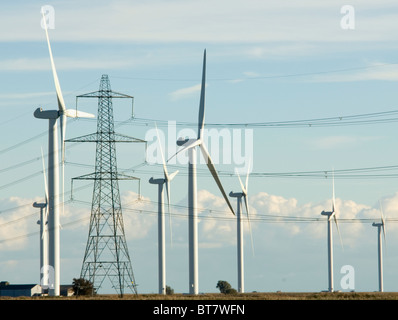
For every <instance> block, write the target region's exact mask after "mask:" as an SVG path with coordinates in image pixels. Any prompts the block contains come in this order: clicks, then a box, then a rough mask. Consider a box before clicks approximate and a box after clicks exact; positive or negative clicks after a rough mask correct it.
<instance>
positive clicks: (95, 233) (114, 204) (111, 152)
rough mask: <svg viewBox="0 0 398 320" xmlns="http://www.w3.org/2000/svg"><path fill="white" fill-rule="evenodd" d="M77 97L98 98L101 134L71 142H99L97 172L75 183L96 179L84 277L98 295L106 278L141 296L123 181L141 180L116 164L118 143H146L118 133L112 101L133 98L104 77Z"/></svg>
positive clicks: (82, 276) (86, 136)
mask: <svg viewBox="0 0 398 320" xmlns="http://www.w3.org/2000/svg"><path fill="white" fill-rule="evenodd" d="M77 98H98V119H97V132H96V133H93V134H89V135H85V136H82V137H79V138H74V139H69V140H68V142H95V143H96V160H95V172H94V173H90V174H86V175H82V176H79V177H76V178H73V179H72V182H73V180H75V179H77V180H94V190H93V198H92V206H91V217H90V227H89V234H88V240H87V245H86V251H85V255H84V260H83V265H82V269H81V274H80V277H81V278H84V279H86V280H89V281H90V282H91V283H92V284H93V286H94V289H95V291H96V292H98V290H99V289H100V288H101V286H102V284H103V282H104V280H105V279H108V280H110V283H111V285H112V287H113V288H114V289H115V290H116V291H117V292H118V294H119V295H120V296H123V293H124V289H125V288H130V289H131V291H132V292H133V293H137V288H136V282H135V280H134V274H133V269H132V266H131V260H130V256H129V252H128V248H127V243H126V238H125V232H124V224H123V216H122V205H121V201H120V193H119V182H118V181H119V180H139V178H136V177H132V176H128V175H124V174H119V173H118V171H117V162H116V142H145V141H144V140H140V139H136V138H131V137H128V136H125V135H121V134H118V133H115V131H114V119H113V105H112V98H131V99H133V97H132V96H128V95H125V94H122V93H118V92H114V91H112V90H111V86H110V81H109V78H108V76H107V75H102V77H101V82H100V87H99V91H95V92H91V93H87V94H83V95H80V96H77Z"/></svg>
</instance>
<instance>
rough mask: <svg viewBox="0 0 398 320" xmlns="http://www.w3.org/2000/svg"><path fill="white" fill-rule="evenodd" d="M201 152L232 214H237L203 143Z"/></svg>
mask: <svg viewBox="0 0 398 320" xmlns="http://www.w3.org/2000/svg"><path fill="white" fill-rule="evenodd" d="M200 150H201V151H202V153H203V157H204V158H205V160H206V164H207V167H208V168H209V170H210V172H211V174H212V176H213V178H214V180H215V181H216V183H217V186H218V188H219V189H220V191H221V193H222V195H223V197H224V199H225V201H226V202H227V205H228V207H229V209H230V210H231V212H232V213H233V214H235V211H234V209H233V208H232V206H231V203H230V202H229V199H228V196H227V194H226V193H225V191H224V188H223V186H222V184H221V181H220V179H219V177H218V174H217V171H216V168H215V167H214V164H213V161H212V160H211V157H210V154H209V152H208V151H207V149H206V146H205V145H204V144H203V143H202V144H200Z"/></svg>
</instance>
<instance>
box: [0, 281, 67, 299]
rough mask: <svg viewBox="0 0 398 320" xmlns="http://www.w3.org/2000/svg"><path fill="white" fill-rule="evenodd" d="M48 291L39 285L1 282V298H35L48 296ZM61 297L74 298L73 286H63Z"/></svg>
mask: <svg viewBox="0 0 398 320" xmlns="http://www.w3.org/2000/svg"><path fill="white" fill-rule="evenodd" d="M47 294H48V290H42V288H41V286H40V285H38V284H10V283H9V282H8V281H1V282H0V297H33V296H41V295H47ZM60 294H61V296H65V297H70V296H73V286H72V285H61V287H60Z"/></svg>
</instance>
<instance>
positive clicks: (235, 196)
mask: <svg viewBox="0 0 398 320" xmlns="http://www.w3.org/2000/svg"><path fill="white" fill-rule="evenodd" d="M229 196H230V197H232V198H240V197H243V196H244V194H243V192H232V191H231V192H230V193H229Z"/></svg>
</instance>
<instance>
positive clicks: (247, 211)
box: [243, 195, 254, 256]
mask: <svg viewBox="0 0 398 320" xmlns="http://www.w3.org/2000/svg"><path fill="white" fill-rule="evenodd" d="M243 197H244V199H245V206H246V214H247V222H248V223H249V231H250V241H251V245H252V253H253V256H254V243H253V232H252V225H251V223H250V215H249V199H248V197H247V195H244V196H243Z"/></svg>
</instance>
